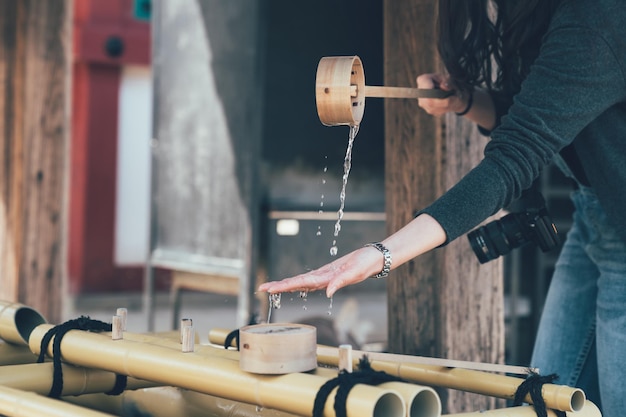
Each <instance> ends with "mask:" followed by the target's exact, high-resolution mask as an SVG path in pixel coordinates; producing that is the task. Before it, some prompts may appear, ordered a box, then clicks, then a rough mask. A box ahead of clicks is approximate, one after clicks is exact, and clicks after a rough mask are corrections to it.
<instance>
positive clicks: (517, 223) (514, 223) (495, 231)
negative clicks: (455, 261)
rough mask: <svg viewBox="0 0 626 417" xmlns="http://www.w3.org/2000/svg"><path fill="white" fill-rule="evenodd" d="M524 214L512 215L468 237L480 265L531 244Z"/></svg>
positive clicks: (482, 227) (485, 226)
mask: <svg viewBox="0 0 626 417" xmlns="http://www.w3.org/2000/svg"><path fill="white" fill-rule="evenodd" d="M524 216H525V214H524V213H521V214H516V213H511V214H507V215H506V216H504V217H502V218H501V219H500V220H495V221H493V222H491V223H488V224H486V225H484V226H481V227H479V228H478V229H476V230H473V231H472V232H470V233H469V234H468V235H467V238H468V239H469V241H470V245H471V247H472V250H473V251H474V253H475V254H476V257H477V258H478V260H479V261H480V263H483V264H484V263H486V262H489V261H491V260H493V259H496V258H498V257H500V256H502V255H506V254H507V253H509V252H511V250H512V249H515V248H517V247H519V246H522V245H524V244H526V243H528V242H529V238H528V237H527V236H526V234H525V230H524Z"/></svg>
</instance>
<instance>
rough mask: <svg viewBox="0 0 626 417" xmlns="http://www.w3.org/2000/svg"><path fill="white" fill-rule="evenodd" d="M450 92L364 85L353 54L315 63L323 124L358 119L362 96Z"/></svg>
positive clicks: (436, 95)
mask: <svg viewBox="0 0 626 417" xmlns="http://www.w3.org/2000/svg"><path fill="white" fill-rule="evenodd" d="M453 94H454V91H445V90H440V89H437V88H433V89H424V88H409V87H373V86H367V85H365V72H364V70H363V63H362V62H361V59H360V58H359V57H358V56H356V55H354V56H333V57H324V58H322V59H321V60H320V62H319V64H318V66H317V75H316V79H315V102H316V105H317V114H318V116H319V118H320V121H321V122H322V124H324V125H326V126H338V125H349V126H356V125H358V124H359V123H361V119H362V118H363V112H364V110H365V97H380V98H446V97H450V96H451V95H453Z"/></svg>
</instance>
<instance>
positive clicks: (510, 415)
mask: <svg viewBox="0 0 626 417" xmlns="http://www.w3.org/2000/svg"><path fill="white" fill-rule="evenodd" d="M547 411H548V417H558V416H557V414H556V413H555V412H554V411H553V410H547ZM565 414H566V415H567V417H602V413H600V410H599V409H598V407H597V406H596V405H595V404H594V403H592V402H591V401H588V400H587V401H585V403H584V405H583V406H582V408H581V409H580V410H579V411H567V412H566V413H565ZM536 416H537V412H536V411H535V408H534V407H532V406H528V405H525V406H519V407H509V408H499V409H497V410H489V411H478V412H474V413H459V414H447V415H446V416H445V417H536Z"/></svg>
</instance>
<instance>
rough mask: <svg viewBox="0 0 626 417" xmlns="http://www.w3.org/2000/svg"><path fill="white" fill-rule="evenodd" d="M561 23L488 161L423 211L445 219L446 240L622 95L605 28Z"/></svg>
mask: <svg viewBox="0 0 626 417" xmlns="http://www.w3.org/2000/svg"><path fill="white" fill-rule="evenodd" d="M570 20H571V19H570ZM562 21H565V23H561V24H557V25H555V26H556V27H553V28H552V29H551V30H550V31H549V32H548V34H546V37H545V38H544V43H543V45H542V48H541V51H540V54H539V56H538V58H537V59H536V61H535V63H534V65H533V67H532V68H531V71H530V74H529V75H528V77H527V78H526V80H525V81H524V83H523V84H522V88H521V91H520V92H519V93H518V94H517V95H516V96H515V98H514V100H513V104H512V106H511V108H510V109H509V112H508V113H507V115H505V116H504V117H503V118H502V121H501V124H500V125H499V126H497V127H496V128H495V129H494V130H493V132H492V133H491V140H490V142H489V143H488V144H487V146H486V147H485V151H484V159H483V160H482V161H481V162H480V163H479V164H478V165H477V166H476V167H475V168H474V169H473V170H471V171H470V172H469V173H468V174H467V175H466V176H465V177H464V178H462V179H461V181H459V183H457V184H456V185H455V186H454V187H452V188H451V189H450V190H449V191H447V192H446V193H445V194H444V195H443V196H442V197H440V198H439V199H438V200H436V201H435V202H434V203H433V204H431V205H430V206H429V207H427V208H425V209H424V210H422V211H421V212H420V213H427V214H429V215H431V216H432V217H433V218H435V219H436V220H437V221H438V222H439V223H440V224H441V226H442V227H443V229H444V230H445V231H446V235H447V241H446V243H448V242H450V241H452V240H454V239H456V238H457V237H458V236H460V235H461V234H464V233H466V232H468V231H469V230H471V229H472V228H473V227H475V226H476V225H478V224H479V223H480V222H482V221H483V220H484V219H486V218H487V217H489V216H490V215H492V214H495V213H496V212H497V211H498V210H500V209H501V208H502V207H506V206H507V205H508V204H509V203H510V202H512V201H513V200H515V199H517V198H518V197H519V196H520V194H521V192H522V191H523V190H524V189H526V188H528V187H530V185H531V184H532V182H533V181H534V180H535V179H536V178H537V177H538V176H539V174H540V172H541V170H542V168H543V167H544V166H545V165H547V164H548V163H549V162H550V161H551V160H552V158H553V156H554V155H555V154H556V153H557V152H559V150H560V149H561V148H563V147H564V146H566V145H567V144H568V143H570V142H572V141H573V140H574V138H575V137H576V135H577V134H578V133H579V132H581V130H582V129H584V128H585V126H587V125H588V124H589V123H591V122H592V121H593V120H594V119H596V118H597V117H598V116H599V115H600V114H601V113H603V112H604V111H606V110H607V109H608V108H610V107H612V106H614V105H616V104H617V103H619V102H620V101H623V100H624V99H625V91H626V86H625V81H624V75H623V73H622V68H621V66H620V65H619V64H620V63H621V62H620V60H619V59H618V58H617V57H616V56H615V54H614V52H613V50H612V48H611V46H610V45H609V43H607V41H606V39H605V38H604V37H603V36H602V34H601V33H599V32H598V31H596V30H593V29H590V28H587V27H581V26H580V25H572V24H568V23H567V22H568V20H567V19H562Z"/></svg>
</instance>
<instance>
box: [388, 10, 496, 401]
mask: <svg viewBox="0 0 626 417" xmlns="http://www.w3.org/2000/svg"><path fill="white" fill-rule="evenodd" d="M436 6H437V2H436V1H435V0H407V1H403V2H397V1H394V0H385V2H384V39H385V41H384V42H385V43H384V57H385V67H384V71H385V85H394V86H407V87H409V86H411V87H415V79H416V77H417V75H419V74H421V73H425V72H436V71H440V70H441V63H440V61H439V58H438V54H437V46H436V10H437V7H436ZM385 125H386V127H385V129H386V130H385V141H386V144H385V182H386V195H385V197H386V206H387V208H386V212H387V228H388V231H389V232H394V231H396V230H397V229H399V228H400V227H402V226H403V225H405V224H406V223H407V222H409V221H410V220H411V219H412V217H413V215H414V213H415V211H416V210H419V209H420V208H423V207H425V206H426V205H428V204H429V203H431V202H432V201H433V200H435V199H436V198H437V197H439V196H440V195H441V194H443V192H444V191H445V190H447V189H448V188H450V187H451V186H452V185H453V184H454V183H456V182H457V181H458V180H459V179H460V178H461V177H462V175H464V173H465V172H467V171H468V170H469V169H471V167H472V166H474V165H475V164H476V163H477V162H478V161H479V160H480V158H481V155H482V149H483V147H484V144H485V141H486V139H485V138H481V137H480V136H479V135H478V133H477V131H476V129H475V127H474V126H472V125H470V124H468V123H466V122H465V121H463V120H461V119H459V118H457V117H456V116H454V115H452V116H447V117H441V118H438V117H432V116H430V115H428V114H426V113H425V112H424V111H422V110H420V109H419V107H418V105H417V102H416V101H415V100H387V101H386V102H385ZM459 215H463V213H459ZM387 288H388V306H389V307H388V309H389V314H388V320H389V348H390V350H391V351H392V352H397V353H405V354H416V355H422V356H433V357H441V358H449V359H455V360H469V361H477V362H479V361H480V362H489V363H502V362H503V360H504V318H503V288H502V264H501V261H492V262H490V263H489V264H486V265H484V266H479V263H478V261H477V260H476V258H475V255H474V254H473V252H472V251H471V248H470V246H469V243H468V242H467V240H466V239H464V238H460V239H458V240H457V241H455V242H453V243H451V244H450V245H448V246H447V247H445V248H443V249H438V250H435V251H433V252H431V253H429V254H426V255H424V256H421V257H419V258H417V259H415V260H413V261H410V262H408V263H407V264H406V265H404V266H403V267H401V268H399V269H398V270H396V271H394V272H393V273H392V275H391V276H390V278H389V279H388V287H387ZM441 397H442V403H443V408H444V413H450V412H462V411H471V410H477V409H488V408H493V407H494V406H495V400H494V399H492V398H488V397H480V396H476V395H475V394H468V393H464V392H460V391H449V392H441Z"/></svg>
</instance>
